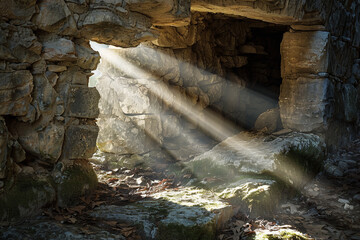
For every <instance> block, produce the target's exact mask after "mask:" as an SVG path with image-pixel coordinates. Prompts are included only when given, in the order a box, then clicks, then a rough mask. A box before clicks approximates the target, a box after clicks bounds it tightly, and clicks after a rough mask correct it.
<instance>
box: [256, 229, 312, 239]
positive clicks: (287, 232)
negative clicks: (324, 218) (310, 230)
mask: <svg viewBox="0 0 360 240" xmlns="http://www.w3.org/2000/svg"><path fill="white" fill-rule="evenodd" d="M311 239H313V238H310V237H308V236H307V235H305V234H302V233H301V232H298V231H296V230H292V229H282V230H279V231H272V232H270V231H266V232H265V231H264V232H260V233H257V234H256V237H255V239H254V240H311Z"/></svg>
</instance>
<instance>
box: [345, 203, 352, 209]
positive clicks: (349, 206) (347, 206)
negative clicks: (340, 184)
mask: <svg viewBox="0 0 360 240" xmlns="http://www.w3.org/2000/svg"><path fill="white" fill-rule="evenodd" d="M344 209H345V210H354V206H353V205H350V204H347V203H346V204H345V206H344Z"/></svg>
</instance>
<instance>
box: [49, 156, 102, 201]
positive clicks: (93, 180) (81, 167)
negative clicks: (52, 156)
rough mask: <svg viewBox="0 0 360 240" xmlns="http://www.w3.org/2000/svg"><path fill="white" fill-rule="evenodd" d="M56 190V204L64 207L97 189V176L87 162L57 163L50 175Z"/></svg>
mask: <svg viewBox="0 0 360 240" xmlns="http://www.w3.org/2000/svg"><path fill="white" fill-rule="evenodd" d="M52 175H53V177H54V180H55V183H56V189H57V204H58V206H60V207H66V206H68V205H70V204H74V203H76V202H77V201H78V200H79V199H80V197H81V196H84V195H88V194H91V193H92V192H93V191H94V190H95V189H96V187H97V183H98V180H97V176H96V173H95V172H94V170H93V168H92V166H91V165H90V163H89V162H88V161H87V160H73V161H70V163H69V162H67V163H64V162H59V163H58V164H57V165H56V166H55V169H54V170H53V173H52Z"/></svg>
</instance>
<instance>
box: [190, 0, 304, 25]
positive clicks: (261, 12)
mask: <svg viewBox="0 0 360 240" xmlns="http://www.w3.org/2000/svg"><path fill="white" fill-rule="evenodd" d="M303 4H304V1H286V0H285V1H277V0H270V1H258V0H255V1H241V0H230V1H225V0H193V1H192V2H191V10H192V11H199V12H213V13H225V14H230V15H238V16H243V17H247V18H250V19H258V20H263V21H267V22H273V23H278V24H290V23H293V22H297V21H299V20H300V19H301V20H303V17H304V9H303Z"/></svg>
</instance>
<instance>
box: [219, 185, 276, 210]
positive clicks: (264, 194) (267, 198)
mask: <svg viewBox="0 0 360 240" xmlns="http://www.w3.org/2000/svg"><path fill="white" fill-rule="evenodd" d="M280 190H281V185H280V184H279V183H277V182H276V181H274V180H268V179H243V180H240V181H238V182H235V183H233V184H231V185H230V186H229V187H227V188H226V189H224V190H223V191H222V192H220V193H219V194H218V195H219V197H220V198H222V199H226V200H228V201H229V202H230V203H231V204H233V205H236V206H239V207H241V208H242V210H243V211H245V212H247V213H248V214H249V215H250V216H253V217H257V216H259V215H262V216H263V215H270V214H272V213H273V212H274V210H275V209H276V207H277V205H278V203H279V201H280V199H281V191H280Z"/></svg>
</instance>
